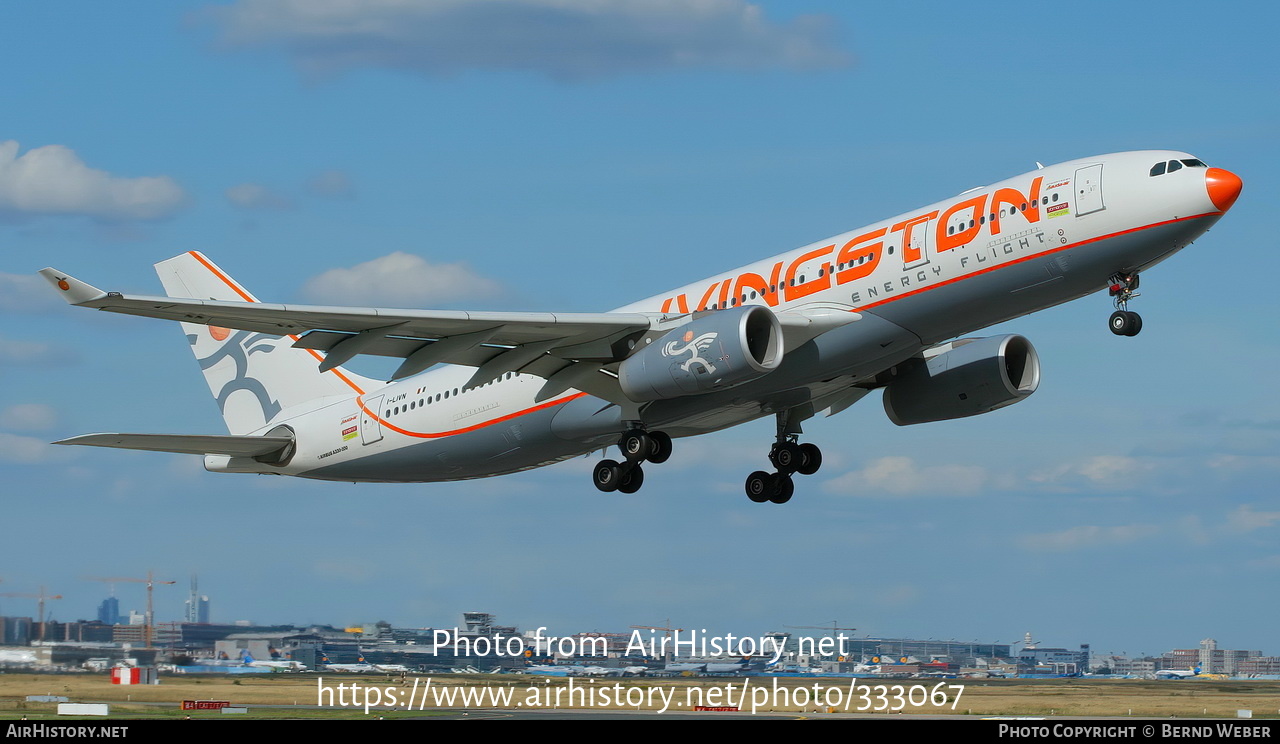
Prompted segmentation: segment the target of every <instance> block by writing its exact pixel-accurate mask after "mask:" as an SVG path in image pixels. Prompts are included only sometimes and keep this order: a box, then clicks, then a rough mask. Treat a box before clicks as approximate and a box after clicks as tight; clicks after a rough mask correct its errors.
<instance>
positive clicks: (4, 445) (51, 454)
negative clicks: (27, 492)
mask: <svg viewBox="0 0 1280 744" xmlns="http://www.w3.org/2000/svg"><path fill="white" fill-rule="evenodd" d="M71 450H72V448H71V447H57V446H54V445H52V444H49V443H48V442H45V441H44V440H42V439H36V438H34V437H22V436H18V435H17V434H5V433H4V432H0V462H12V463H18V464H20V465H37V464H39V463H43V462H64V461H66V460H69V459H71V458H72V457H74V455H75V453H74V452H73V451H71Z"/></svg>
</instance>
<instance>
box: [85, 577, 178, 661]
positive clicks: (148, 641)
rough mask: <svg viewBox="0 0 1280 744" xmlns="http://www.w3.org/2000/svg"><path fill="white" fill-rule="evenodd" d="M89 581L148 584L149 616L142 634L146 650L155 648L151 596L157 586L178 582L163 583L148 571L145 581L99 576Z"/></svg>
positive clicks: (89, 578)
mask: <svg viewBox="0 0 1280 744" xmlns="http://www.w3.org/2000/svg"><path fill="white" fill-rule="evenodd" d="M88 580H89V581H105V582H107V583H108V584H115V583H119V582H122V581H123V582H127V583H131V584H146V585H147V615H146V618H145V622H144V623H143V625H142V632H143V636H144V637H145V639H146V644H147V645H146V646H145V648H153V646H152V644H151V632H152V629H153V628H154V627H155V614H154V612H153V610H152V607H153V604H152V601H151V594H152V592H153V591H154V589H155V585H156V584H176V583H178V582H176V581H161V580H159V579H157V578H156V577H155V575H154V574H153V573H152V572H151V571H148V572H147V578H145V579H135V578H132V577H129V578H119V577H117V578H100V577H97V576H90V577H88Z"/></svg>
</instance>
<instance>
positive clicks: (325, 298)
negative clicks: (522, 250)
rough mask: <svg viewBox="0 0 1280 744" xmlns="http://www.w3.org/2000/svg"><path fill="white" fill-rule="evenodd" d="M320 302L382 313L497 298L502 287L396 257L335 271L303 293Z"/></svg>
mask: <svg viewBox="0 0 1280 744" xmlns="http://www.w3.org/2000/svg"><path fill="white" fill-rule="evenodd" d="M303 292H304V293H305V294H306V295H307V297H309V298H311V299H312V300H313V301H315V302H322V303H325V304H333V305H354V304H358V305H377V306H380V307H425V308H432V307H438V306H440V305H442V304H444V303H448V302H453V301H455V300H461V299H482V298H487V297H496V296H497V295H498V294H499V293H500V292H501V287H500V286H499V285H498V283H497V282H494V281H493V280H491V279H486V278H485V277H483V276H480V275H479V274H476V273H475V272H473V271H472V270H471V269H469V268H467V267H466V266H465V265H464V264H460V263H456V264H431V263H427V262H426V261H424V260H423V259H422V258H420V257H419V256H414V255H410V254H408V253H402V252H400V251H396V252H395V253H392V254H390V255H387V256H383V257H382V258H375V259H373V260H372V261H366V262H365V263H362V264H357V265H356V266H352V267H351V268H349V269H330V270H329V271H326V272H325V273H323V274H321V275H320V276H317V277H315V278H314V279H312V280H311V281H309V282H307V284H306V286H305V287H303Z"/></svg>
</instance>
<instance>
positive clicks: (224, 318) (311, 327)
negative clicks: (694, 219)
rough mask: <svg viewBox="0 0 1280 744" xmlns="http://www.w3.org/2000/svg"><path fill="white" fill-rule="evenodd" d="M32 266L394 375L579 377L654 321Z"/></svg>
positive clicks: (98, 298) (111, 296)
mask: <svg viewBox="0 0 1280 744" xmlns="http://www.w3.org/2000/svg"><path fill="white" fill-rule="evenodd" d="M40 274H41V275H42V276H44V277H45V279H47V280H48V281H49V282H50V283H51V284H53V285H54V286H55V287H57V288H58V289H59V290H61V292H62V295H63V297H64V298H65V299H66V300H67V301H68V302H69V303H71V304H73V305H78V306H80V307H89V308H94V309H98V310H106V311H108V312H113V313H123V314H125V315H140V316H143V317H148V318H160V319H163V320H176V321H182V322H186V323H198V324H202V325H211V326H220V327H223V328H235V329H239V330H246V331H254V332H258V333H269V334H271V335H275V336H283V335H290V336H293V337H295V339H296V341H295V343H294V346H297V347H299V348H304V349H314V350H317V351H323V352H326V356H325V358H324V360H323V361H322V362H321V364H320V367H321V369H322V370H327V369H330V368H332V367H336V366H338V365H340V364H342V363H344V362H346V361H347V360H349V359H351V358H352V357H354V356H355V355H357V354H374V355H377V356H389V357H400V358H403V359H404V360H405V361H404V363H403V364H401V365H400V368H399V369H397V370H396V371H395V373H394V374H393V376H392V379H399V378H402V377H408V376H409V375H413V374H417V373H418V372H421V371H422V370H424V369H426V368H427V367H430V366H431V365H433V364H437V363H441V362H444V363H449V364H464V365H470V366H474V367H481V368H482V371H478V372H477V377H478V378H480V379H487V377H485V375H489V376H497V374H501V373H502V372H505V371H510V370H520V371H522V372H526V373H528V374H534V375H539V376H542V377H547V378H550V377H552V376H553V375H555V373H557V372H561V371H563V370H565V368H567V367H569V366H578V365H576V364H575V363H577V362H583V361H585V362H587V363H588V364H587V365H585V366H584V367H583V368H582V369H576V370H575V374H573V375H565V376H564V377H566V378H567V377H575V378H577V377H582V376H587V373H590V372H597V371H598V370H599V369H600V367H601V365H602V364H604V363H608V362H611V361H615V360H620V359H622V358H624V357H625V356H626V353H627V350H628V348H627V346H626V344H625V341H626V340H627V339H628V337H632V336H634V335H638V334H642V333H644V332H646V331H648V330H649V329H650V327H651V326H652V325H653V321H652V319H651V317H650V316H649V315H645V314H641V313H514V312H462V311H448V310H399V309H385V308H357V307H329V306H320V305H277V304H269V303H263V302H229V301H220V300H198V299H183V298H175V297H156V296H146V295H123V294H120V293H119V292H105V291H103V290H101V289H98V288H97V287H94V286H93V285H91V284H87V283H85V282H83V281H80V280H78V279H76V278H74V277H72V276H70V275H68V274H66V273H64V272H61V271H58V270H56V269H53V268H46V269H42V270H41V271H40ZM656 317H658V316H654V318H656ZM591 362H595V364H591ZM530 366H532V368H531V369H530V368H527V367H530ZM482 372H483V374H482ZM596 376H599V375H596ZM580 381H581V380H574V382H580ZM574 386H576V385H574ZM566 387H568V386H566ZM582 389H586V388H582ZM588 392H592V391H590V390H588Z"/></svg>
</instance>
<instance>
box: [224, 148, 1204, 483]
mask: <svg viewBox="0 0 1280 744" xmlns="http://www.w3.org/2000/svg"><path fill="white" fill-rule="evenodd" d="M1191 158H1192V156H1190V155H1188V154H1186V153H1181V152H1172V151H1142V152H1126V153H1118V154H1112V155H1105V156H1100V157H1095V158H1085V159H1081V160H1076V161H1071V162H1067V163H1061V164H1058V165H1053V166H1049V167H1046V168H1041V169H1038V170H1035V171H1031V172H1030V173H1025V174H1022V175H1020V176H1016V177H1014V178H1011V179H1008V180H1005V181H1001V182H999V183H996V184H992V185H990V186H985V187H982V188H978V189H973V190H970V191H966V192H964V193H962V194H960V195H958V196H955V197H952V198H950V199H945V200H943V201H940V202H936V203H934V204H930V205H928V206H925V207H921V208H920V209H916V210H912V211H910V212H906V213H904V214H900V215H897V216H894V217H891V218H889V219H886V220H883V221H881V222H877V223H874V224H871V225H866V226H864V227H860V228H858V229H856V230H851V231H849V232H847V233H843V234H841V235H837V236H835V237H833V238H830V239H828V240H823V241H819V242H816V243H812V244H810V245H806V246H803V247H800V248H797V249H795V250H792V251H789V252H787V253H783V254H781V255H779V256H775V257H772V258H768V259H764V260H761V261H756V262H754V263H751V264H748V265H746V266H742V267H740V268H737V269H733V270H731V271H727V272H725V273H723V274H718V275H716V276H712V277H708V278H706V279H703V280H701V281H698V282H694V283H691V284H687V285H684V286H682V287H679V288H677V289H674V290H672V291H670V292H666V293H664V294H661V295H658V296H654V297H649V298H646V299H644V300H640V301H638V302H634V303H631V304H629V305H626V306H624V307H622V308H619V311H623V312H648V313H664V314H668V315H670V316H678V315H683V314H687V313H692V312H698V311H706V310H722V309H728V308H734V307H738V306H740V305H764V306H767V307H769V308H770V309H771V310H772V311H773V312H775V313H778V314H786V313H791V312H799V311H807V310H811V309H814V308H825V309H829V310H832V311H836V312H857V313H859V314H861V316H862V319H860V320H858V321H857V322H854V323H851V324H849V325H848V326H845V327H844V328H842V329H841V331H840V332H838V333H837V332H831V333H827V334H824V335H822V336H819V337H817V338H815V339H814V340H813V341H810V342H809V343H808V345H807V347H805V348H801V349H791V350H788V352H787V357H786V358H784V359H783V362H782V366H781V367H780V368H779V369H777V370H776V371H773V372H771V373H769V374H768V375H765V376H764V377H763V378H761V379H760V380H757V381H755V382H752V383H751V384H749V385H744V386H742V387H740V388H735V389H734V390H731V391H727V393H716V394H707V395H691V396H686V397H682V398H677V399H675V400H667V401H660V402H658V403H657V404H654V405H651V406H649V407H647V408H645V409H642V411H643V414H642V415H643V416H644V419H645V423H646V424H648V425H650V426H651V427H657V426H661V427H662V428H663V429H664V430H665V431H667V432H669V433H670V434H672V435H673V436H688V435H693V434H698V433H702V432H706V431H712V430H716V429H721V428H724V427H726V426H731V425H734V424H737V423H742V422H744V421H748V420H751V419H755V418H759V417H760V416H763V415H767V414H769V413H770V412H772V411H774V410H777V409H778V407H779V406H782V405H789V404H788V403H786V402H785V401H791V400H796V399H806V396H807V400H808V401H810V402H815V403H824V402H826V401H829V400H832V399H834V398H833V396H838V395H839V394H840V393H841V391H842V390H847V389H848V388H849V387H850V386H851V385H852V384H854V383H856V382H857V381H859V380H865V379H867V378H868V377H869V376H874V375H875V374H877V373H879V372H881V371H883V370H885V369H887V368H889V367H890V366H891V365H893V364H897V363H900V362H901V361H902V360H904V359H907V358H909V357H911V356H913V355H916V354H919V353H920V352H921V351H923V350H924V349H926V348H928V347H930V346H933V345H935V344H938V343H940V342H942V341H945V340H947V339H951V338H955V337H956V336H959V335H961V334H965V333H970V332H972V331H975V330H978V329H980V328H984V327H986V326H989V325H992V324H994V323H998V322H1001V321H1004V320H1007V319H1010V318H1014V317H1018V316H1021V315H1025V314H1027V313H1031V312H1034V311H1037V310H1040V309H1044V308H1047V307H1051V306H1053V305H1057V304H1060V303H1062V302H1066V301H1068V300H1071V299H1075V298H1077V297H1081V296H1084V295H1086V294H1089V293H1092V292H1094V291H1097V290H1100V289H1103V288H1105V286H1106V284H1107V280H1108V277H1109V276H1111V275H1112V274H1114V273H1116V272H1121V271H1138V270H1141V269H1145V268H1147V267H1149V266H1151V265H1153V264H1155V263H1157V262H1159V261H1161V260H1163V259H1164V258H1167V257H1168V256H1169V255H1171V254H1172V253H1174V252H1175V251H1177V250H1179V249H1181V248H1183V247H1185V246H1186V245H1187V244H1189V243H1190V242H1191V241H1192V240H1194V239H1195V238H1196V237H1198V236H1199V235H1200V234H1202V233H1203V232H1204V231H1205V230H1207V229H1208V227H1209V226H1211V225H1212V224H1213V223H1214V222H1215V221H1216V220H1217V219H1218V218H1219V217H1220V216H1221V214H1222V211H1221V210H1219V209H1218V208H1217V207H1215V205H1214V203H1213V201H1212V199H1211V198H1210V195H1209V193H1208V192H1207V191H1206V187H1205V175H1204V174H1205V168H1203V167H1183V168H1181V169H1180V170H1178V171H1177V172H1172V173H1168V174H1164V175H1161V176H1159V177H1153V176H1152V175H1150V171H1151V168H1152V165H1153V164H1154V163H1157V162H1159V161H1165V160H1182V159H1191ZM474 372H475V370H474V369H473V368H470V367H458V366H445V367H440V368H436V369H432V370H428V371H426V372H424V373H421V374H419V375H416V376H413V377H409V378H406V379H404V380H400V381H397V382H393V383H390V384H387V385H386V386H385V387H380V388H378V389H376V390H361V389H359V388H357V387H356V386H354V385H353V390H352V394H351V395H350V396H338V397H331V398H325V399H322V400H317V401H313V402H311V403H309V404H307V405H305V406H296V407H294V408H291V409H286V410H284V411H282V412H281V413H280V414H279V416H277V417H276V418H275V419H273V420H272V421H271V423H270V424H269V425H267V426H266V427H263V429H262V430H260V431H258V432H255V433H265V432H267V431H269V430H270V429H271V428H273V427H275V426H278V425H280V424H288V425H289V426H291V427H292V428H293V429H294V430H295V432H296V433H297V450H296V452H295V453H294V455H293V457H292V459H291V460H290V461H289V463H288V464H287V465H285V466H282V467H276V466H263V465H261V464H259V463H254V462H252V461H244V460H242V459H239V458H236V459H232V458H228V457H224V456H209V457H207V458H206V467H208V468H209V469H211V470H220V471H236V472H272V473H280V474H290V475H302V476H306V477H317V478H325V479H332V480H349V481H361V480H370V481H432V480H455V479H461V478H474V477H482V476H485V475H496V474H500V473H507V472H513V471H517V470H523V469H528V468H531V467H536V466H538V465H542V464H546V463H549V462H554V461H557V460H563V459H566V458H569V457H573V456H576V455H580V454H583V453H585V452H588V451H591V450H593V449H599V448H600V447H601V446H602V445H603V444H611V443H612V442H613V441H614V440H616V437H617V435H618V433H619V432H620V431H621V429H620V428H618V426H616V425H614V423H613V421H612V420H610V419H608V418H607V416H606V414H602V413H600V411H601V409H605V408H607V407H608V405H609V404H608V403H606V402H605V401H601V400H598V399H594V398H589V396H587V394H586V393H584V392H580V391H577V390H568V391H566V392H563V393H561V394H559V395H555V396H553V397H551V398H548V399H545V400H539V398H538V394H539V391H540V390H542V389H543V386H544V384H545V380H543V379H542V378H540V377H535V376H532V375H522V374H515V373H507V374H504V375H503V376H502V377H501V378H499V379H497V380H495V381H492V382H490V383H487V384H483V385H480V386H478V387H474V388H470V389H465V390H464V385H465V384H466V383H467V382H468V381H469V380H470V379H471V377H472V375H473V374H474ZM601 416H605V419H604V420H600V419H601Z"/></svg>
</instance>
